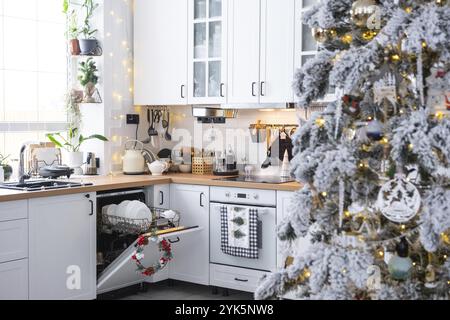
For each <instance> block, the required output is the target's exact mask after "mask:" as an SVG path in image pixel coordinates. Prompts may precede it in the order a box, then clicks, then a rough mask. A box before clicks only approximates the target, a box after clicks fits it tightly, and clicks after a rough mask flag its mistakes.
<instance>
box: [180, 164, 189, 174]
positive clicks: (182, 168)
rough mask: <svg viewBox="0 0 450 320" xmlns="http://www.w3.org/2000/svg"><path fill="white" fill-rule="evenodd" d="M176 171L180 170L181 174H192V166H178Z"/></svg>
mask: <svg viewBox="0 0 450 320" xmlns="http://www.w3.org/2000/svg"><path fill="white" fill-rule="evenodd" d="M178 170H180V172H181V173H191V172H192V165H190V164H180V165H179V166H178Z"/></svg>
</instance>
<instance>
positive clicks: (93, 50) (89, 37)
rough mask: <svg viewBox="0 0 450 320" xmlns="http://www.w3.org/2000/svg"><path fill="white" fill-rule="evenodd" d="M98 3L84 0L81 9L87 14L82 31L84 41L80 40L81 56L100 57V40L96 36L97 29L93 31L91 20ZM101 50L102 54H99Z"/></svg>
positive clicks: (92, 0)
mask: <svg viewBox="0 0 450 320" xmlns="http://www.w3.org/2000/svg"><path fill="white" fill-rule="evenodd" d="M98 6H99V5H98V3H94V0H84V2H83V4H82V6H81V8H82V10H84V12H85V18H84V24H83V27H82V29H81V34H82V35H83V39H80V49H81V54H84V55H100V54H101V49H100V46H99V43H98V40H97V39H95V37H94V35H95V33H96V32H97V29H92V26H91V18H92V17H93V15H94V11H95V9H97V8H98ZM99 50H100V52H99Z"/></svg>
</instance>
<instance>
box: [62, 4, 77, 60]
mask: <svg viewBox="0 0 450 320" xmlns="http://www.w3.org/2000/svg"><path fill="white" fill-rule="evenodd" d="M63 13H64V14H65V15H66V20H67V30H66V37H67V38H68V40H69V48H70V53H71V54H72V55H79V54H80V53H81V50H80V41H79V40H78V36H79V35H80V30H79V28H78V17H77V12H76V11H75V10H70V3H69V0H64V1H63Z"/></svg>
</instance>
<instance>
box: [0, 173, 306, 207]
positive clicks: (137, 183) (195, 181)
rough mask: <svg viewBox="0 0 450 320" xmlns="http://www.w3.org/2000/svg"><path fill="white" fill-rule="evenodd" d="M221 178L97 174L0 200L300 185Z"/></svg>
mask: <svg viewBox="0 0 450 320" xmlns="http://www.w3.org/2000/svg"><path fill="white" fill-rule="evenodd" d="M220 178H221V177H217V176H208V175H206V176H199V175H193V174H184V173H176V174H168V175H163V176H150V175H139V176H126V175H121V174H119V175H114V176H96V177H88V176H86V177H83V178H75V179H70V180H71V181H75V182H84V183H93V185H92V186H84V187H79V188H67V189H56V190H47V191H35V192H26V191H16V190H6V189H0V202H6V201H16V200H25V199H32V198H44V197H53V196H60V195H69V194H75V193H83V192H99V191H108V190H117V189H126V188H138V187H146V186H151V185H158V184H167V183H179V184H191V185H205V186H215V187H234V188H248V189H263V190H278V191H296V190H298V189H300V187H301V185H300V184H299V183H297V182H289V183H284V184H266V183H251V182H234V181H219V180H217V179H220Z"/></svg>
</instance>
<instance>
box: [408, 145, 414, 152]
mask: <svg viewBox="0 0 450 320" xmlns="http://www.w3.org/2000/svg"><path fill="white" fill-rule="evenodd" d="M413 149H414V145H413V144H412V143H410V144H409V145H408V150H409V151H412V150H413Z"/></svg>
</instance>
